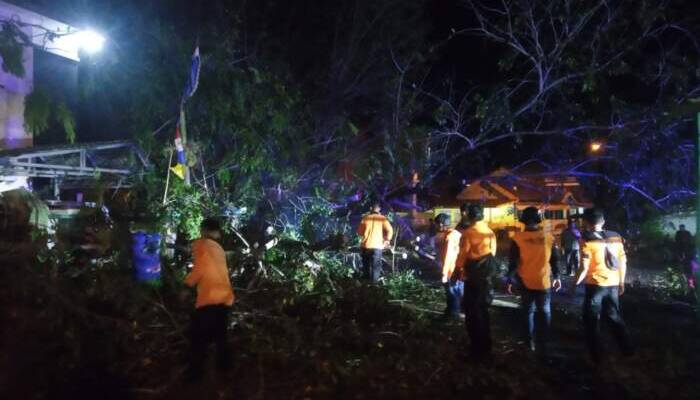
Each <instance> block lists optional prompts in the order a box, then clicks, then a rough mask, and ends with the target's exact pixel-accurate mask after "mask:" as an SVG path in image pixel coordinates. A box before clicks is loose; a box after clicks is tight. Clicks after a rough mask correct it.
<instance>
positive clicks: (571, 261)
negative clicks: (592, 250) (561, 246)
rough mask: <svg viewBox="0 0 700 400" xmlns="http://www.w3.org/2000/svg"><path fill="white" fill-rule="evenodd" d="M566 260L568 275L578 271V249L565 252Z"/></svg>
mask: <svg viewBox="0 0 700 400" xmlns="http://www.w3.org/2000/svg"><path fill="white" fill-rule="evenodd" d="M564 260H565V262H566V274H567V275H571V273H572V272H576V270H578V264H579V259H578V249H576V250H566V251H564Z"/></svg>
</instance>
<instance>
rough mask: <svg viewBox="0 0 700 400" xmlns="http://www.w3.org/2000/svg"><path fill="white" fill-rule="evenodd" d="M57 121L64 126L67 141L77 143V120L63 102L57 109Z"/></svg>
mask: <svg viewBox="0 0 700 400" xmlns="http://www.w3.org/2000/svg"><path fill="white" fill-rule="evenodd" d="M56 121H57V122H58V123H59V124H61V125H62V126H63V130H64V131H65V133H66V141H67V142H68V143H71V144H72V143H75V138H76V133H75V118H74V117H73V113H72V112H71V111H70V109H68V106H66V104H65V103H63V102H61V103H59V104H58V108H57V109H56Z"/></svg>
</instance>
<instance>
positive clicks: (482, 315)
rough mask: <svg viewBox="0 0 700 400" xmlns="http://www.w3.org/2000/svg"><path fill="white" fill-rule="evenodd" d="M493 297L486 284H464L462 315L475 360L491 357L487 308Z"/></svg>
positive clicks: (469, 282)
mask: <svg viewBox="0 0 700 400" xmlns="http://www.w3.org/2000/svg"><path fill="white" fill-rule="evenodd" d="M492 300H493V296H492V294H491V286H490V285H489V284H488V283H487V282H479V281H476V282H474V281H470V280H467V281H465V282H464V297H463V305H464V315H465V324H466V327H467V334H468V335H469V339H470V342H471V343H470V346H471V354H472V356H473V357H475V358H477V359H488V358H489V357H491V325H490V320H489V306H490V305H491V301H492Z"/></svg>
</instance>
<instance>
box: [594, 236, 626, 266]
mask: <svg viewBox="0 0 700 400" xmlns="http://www.w3.org/2000/svg"><path fill="white" fill-rule="evenodd" d="M592 236H593V237H595V238H596V239H603V240H604V241H605V266H606V267H607V268H608V269H609V270H611V271H613V272H614V271H617V270H618V269H620V260H619V259H618V258H617V256H616V255H614V254H613V253H612V251H610V246H608V244H609V243H610V242H609V241H608V238H609V236H608V233H607V232H603V237H599V236H598V232H593V235H592Z"/></svg>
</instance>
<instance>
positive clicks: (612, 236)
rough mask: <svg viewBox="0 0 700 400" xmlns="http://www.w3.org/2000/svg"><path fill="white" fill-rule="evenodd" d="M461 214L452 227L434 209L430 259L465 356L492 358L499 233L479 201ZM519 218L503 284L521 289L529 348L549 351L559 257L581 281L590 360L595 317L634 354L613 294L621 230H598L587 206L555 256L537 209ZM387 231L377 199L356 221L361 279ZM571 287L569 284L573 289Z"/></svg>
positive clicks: (377, 258) (371, 269) (599, 217)
mask: <svg viewBox="0 0 700 400" xmlns="http://www.w3.org/2000/svg"><path fill="white" fill-rule="evenodd" d="M461 216H462V218H461V221H460V222H459V223H458V224H457V226H456V227H455V228H451V224H450V222H451V221H450V218H449V216H448V215H446V214H439V215H438V216H437V217H436V218H435V221H434V222H435V227H436V234H435V237H434V243H435V248H436V254H437V256H436V262H437V263H438V266H439V268H441V278H442V284H443V285H444V289H445V299H446V308H445V312H446V314H447V316H450V317H459V316H460V315H461V314H462V313H463V314H464V319H465V325H466V330H467V333H468V336H469V339H470V352H471V356H472V357H473V358H474V359H475V360H478V361H483V362H487V363H488V362H489V361H490V360H491V358H492V339H491V329H490V322H489V311H488V310H489V306H490V305H491V303H492V300H493V294H494V286H493V280H494V278H495V275H496V274H497V272H498V268H497V264H496V258H495V256H496V250H497V239H496V235H495V234H494V232H493V231H492V230H491V228H489V226H488V224H487V223H486V222H485V221H484V210H483V207H482V206H480V205H478V204H464V205H463V206H462V207H461ZM519 219H520V222H521V223H522V224H523V225H524V227H525V228H524V230H523V231H522V232H515V234H514V236H513V237H512V242H511V246H510V252H509V257H508V258H509V263H508V264H509V268H508V274H507V285H506V291H507V292H508V293H509V294H513V292H514V290H517V291H518V292H519V294H520V297H521V307H522V310H523V315H524V318H523V319H524V321H525V322H524V327H525V328H526V329H525V332H527V345H528V347H529V348H530V349H531V350H532V351H533V352H536V353H537V354H538V355H540V356H542V357H545V358H546V357H547V354H548V352H547V343H548V341H549V332H550V328H551V321H552V311H551V309H552V308H551V301H552V291H559V290H561V289H562V281H561V279H560V272H559V264H560V262H561V261H563V264H564V265H565V268H566V271H565V272H566V274H567V275H570V276H575V278H574V282H575V286H578V285H580V284H584V285H585V297H584V306H583V319H584V326H585V336H586V341H587V345H588V350H589V353H590V356H591V359H592V360H593V361H594V362H599V361H600V360H601V358H602V352H601V348H600V338H599V335H600V324H601V322H600V321H601V320H604V321H606V323H607V324H609V325H610V327H611V328H612V332H613V334H614V336H615V339H616V340H617V342H618V344H619V346H620V349H621V350H622V353H623V354H624V355H631V354H633V353H634V348H633V346H632V342H631V340H630V336H629V333H628V331H627V328H626V326H625V323H624V320H623V319H622V314H621V312H620V301H619V297H620V296H621V295H622V294H623V293H624V291H625V275H626V273H627V258H626V255H625V250H624V246H623V241H622V238H621V236H620V235H619V234H618V233H616V232H612V231H607V230H604V229H603V227H604V225H605V218H604V215H603V212H602V211H601V210H599V209H595V208H591V209H588V210H586V211H585V213H584V215H583V221H584V224H585V227H584V228H585V230H584V231H583V232H581V231H579V229H578V227H577V226H576V223H575V221H573V220H572V221H570V222H569V225H568V227H567V229H566V230H565V231H564V232H563V233H562V235H561V243H560V245H561V246H560V247H561V249H562V250H563V260H560V257H559V251H558V249H557V247H559V246H557V245H556V243H555V238H554V236H553V235H552V234H551V233H550V232H547V231H545V230H544V229H543V228H542V218H541V217H540V212H539V210H538V209H537V208H535V207H528V208H526V209H524V210H523V211H522V213H521V215H520V218H519ZM392 233H393V231H392V229H391V225H390V224H389V222H388V221H387V219H386V217H384V216H383V215H382V214H381V213H380V207H379V205H374V206H373V208H372V210H371V212H370V213H369V214H367V215H365V217H364V218H363V220H362V222H361V223H360V226H359V228H358V234H359V235H360V237H361V239H362V241H361V247H362V259H363V272H364V273H363V275H364V277H365V278H366V279H369V280H372V281H376V280H377V279H378V278H379V271H378V270H381V251H382V249H383V248H384V247H385V246H386V244H387V243H388V241H389V240H391V237H392ZM575 286H572V288H573V289H574V290H575Z"/></svg>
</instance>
